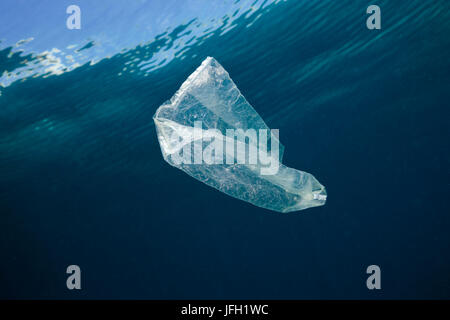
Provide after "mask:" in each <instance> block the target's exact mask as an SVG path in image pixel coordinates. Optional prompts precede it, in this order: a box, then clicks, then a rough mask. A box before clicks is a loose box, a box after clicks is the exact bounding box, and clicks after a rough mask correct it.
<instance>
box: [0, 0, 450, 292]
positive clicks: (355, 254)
mask: <svg viewBox="0 0 450 320" xmlns="http://www.w3.org/2000/svg"><path fill="white" fill-rule="evenodd" d="M150 2H151V5H153V7H151V8H152V10H150V8H149V7H148V6H146V4H145V2H144V1H128V2H127V3H129V4H128V5H127V6H126V5H125V1H122V2H121V3H122V4H121V6H122V8H124V9H123V10H125V7H132V8H133V9H132V10H128V11H126V10H125V11H123V12H122V11H121V10H122V9H121V8H120V7H119V4H118V3H119V2H114V3H115V4H114V5H112V4H107V3H105V2H102V1H99V2H96V4H95V5H94V4H91V5H89V4H88V3H87V2H83V1H80V3H81V4H80V7H81V10H82V18H83V19H86V20H82V21H87V23H83V25H82V30H79V31H76V30H67V29H66V28H65V19H66V17H67V14H66V13H65V8H66V7H67V6H68V5H69V4H72V2H68V1H60V2H56V1H53V2H51V1H43V2H40V4H38V3H37V2H36V1H30V2H24V1H18V2H12V1H9V0H8V1H6V2H5V3H3V4H2V12H3V13H2V15H3V19H0V39H2V40H3V41H2V42H1V43H0V73H3V71H4V70H6V71H7V73H8V74H9V77H7V74H5V73H3V76H2V78H0V82H3V87H0V92H1V95H0V213H1V214H0V298H127V299H131V298H139V299H142V298H156V299H171V298H212V299H213V298H235V299H236V298H237V299H240V298H270V299H278V298H280V299H281V298H289V299H296V298H308V299H316V298H352V299H353V298H384V299H388V298H450V233H449V228H450V216H449V213H450V212H449V209H448V194H449V148H448V140H449V137H450V132H449V123H448V119H449V111H448V110H449V109H448V108H449V91H450V59H449V53H450V37H449V33H450V11H449V9H450V2H449V1H446V0H442V1H418V0H417V1H382V0H379V1H377V3H376V4H377V5H379V6H380V7H381V12H382V30H380V31H370V30H368V29H367V28H366V24H365V20H366V18H367V15H366V13H365V10H366V8H367V6H369V5H370V4H372V3H371V2H369V1H331V0H327V1H325V0H324V1H301V0H299V1H287V2H284V1H281V2H278V3H272V2H269V1H266V2H263V1H255V2H253V1H251V2H250V1H242V2H239V1H233V2H229V3H227V5H226V6H225V7H223V8H222V7H221V6H220V5H218V4H217V3H216V2H214V1H206V2H205V1H186V2H183V1H167V2H162V1H150ZM252 4H253V6H254V9H249V7H250V6H251V5H252ZM89 6H91V7H89ZM133 6H134V7H133ZM155 6H156V8H157V9H155ZM90 8H92V11H90ZM95 10H97V11H95ZM222 10H223V12H222ZM236 10H237V12H236ZM249 10H250V11H249ZM27 12H28V13H29V14H30V15H32V16H33V17H34V18H33V19H34V20H32V21H30V20H26V19H25V18H21V17H20V16H18V15H19V14H26V13H27ZM37 12H39V13H42V14H43V15H44V16H45V14H47V15H48V18H46V21H50V22H48V24H47V25H45V24H44V22H42V23H40V22H39V21H37V20H36V19H37V16H38V14H37ZM46 12H47V13H46ZM48 12H51V13H52V15H50V13H48ZM53 12H55V13H54V14H53ZM93 12H94V13H93ZM174 12H177V14H178V16H177V15H175V16H174V15H173V13H174ZM186 12H188V13H190V14H191V17H189V14H187V15H185V16H184V13H186ZM213 14H214V15H216V16H219V17H222V19H219V20H217V19H214V20H213V19H212V18H211V19H210V18H209V15H213ZM196 15H198V17H196ZM8 17H9V20H8ZM45 17H46V16H45ZM192 17H193V18H192ZM52 19H53V20H52ZM13 20H14V21H13ZM20 21H21V22H22V23H23V24H24V25H26V24H27V23H29V24H34V25H35V26H31V27H30V28H28V29H27V28H26V27H25V26H22V25H20V24H19V22H20ZM52 23H57V24H58V26H59V28H60V29H58V28H56V27H54V26H53V25H52ZM116 24H117V25H118V26H116ZM147 24H149V25H150V24H153V25H154V26H155V27H153V29H151V30H150V31H148V32H144V31H143V30H144V29H145V26H146V25H147ZM166 25H167V27H166ZM158 26H164V28H166V29H167V30H165V31H161V32H159V33H157V32H156V31H158V30H157V28H158ZM155 28H156V29H155ZM58 30H59V31H58ZM94 30H95V31H94ZM145 30H146V29H145ZM155 30H156V31H155ZM108 31H109V32H110V34H108ZM224 31H228V32H225V33H224ZM76 32H78V34H77V35H76V36H74V35H73V34H74V33H76ZM152 32H153V33H157V34H152ZM186 33H187V35H186ZM31 36H33V37H34V40H32V41H31V42H29V43H28V44H25V45H24V46H25V48H27V47H26V46H27V45H29V46H30V47H28V51H27V50H24V51H23V52H19V51H18V48H20V47H16V46H14V45H13V44H12V43H13V42H17V41H19V40H21V39H26V38H28V37H31ZM115 36H116V37H115ZM70 37H80V39H84V40H83V41H81V40H80V42H79V43H77V45H78V47H77V48H75V49H74V50H73V52H72V54H73V55H74V59H75V60H77V59H78V61H81V63H79V64H80V66H78V67H77V68H73V69H71V68H70V66H69V64H68V63H66V64H65V66H63V67H61V68H62V69H58V63H57V62H56V63H55V61H53V62H52V61H50V65H56V67H55V68H56V69H51V70H50V71H49V70H45V66H46V65H45V63H46V62H45V60H46V59H47V58H49V60H52V57H49V55H48V54H43V55H42V54H41V55H40V53H42V52H43V51H44V50H48V51H50V50H51V49H52V48H58V45H59V43H60V41H64V40H66V39H69V38H70ZM190 38H193V40H192V41H191V42H189V41H184V40H183V41H181V42H180V41H178V40H180V39H190ZM40 39H42V41H41V42H40ZM130 39H131V40H130ZM70 40H73V39H72V38H70ZM75 40H76V39H75ZM75 40H74V41H75ZM122 40H123V41H131V42H132V40H133V41H134V40H136V41H138V42H136V43H134V45H133V44H132V43H131V45H130V44H121V42H120V41H122ZM8 41H11V43H9V42H8ZM177 41H178V42H177ZM57 44H58V45H57ZM127 45H130V47H127ZM33 46H35V47H33ZM121 46H123V47H121ZM83 47H86V48H84V49H83V50H80V49H82V48H83ZM58 49H60V50H63V51H64V50H66V49H65V48H64V47H59V48H58ZM66 51H67V50H66ZM14 52H15V53H14ZM54 52H55V56H56V54H57V52H56V51H54ZM77 54H78V56H76V55H77ZM39 56H40V57H41V59H40V58H39ZM206 56H213V57H215V58H216V59H217V60H218V61H219V62H220V63H221V64H222V65H223V66H224V68H225V69H226V70H227V71H228V72H229V73H230V75H231V77H232V78H233V80H234V81H235V83H236V84H237V86H238V88H239V89H240V90H241V92H242V93H243V94H244V96H245V97H246V98H247V100H248V101H249V102H250V103H251V104H252V105H253V106H254V108H255V109H256V110H257V111H258V112H259V113H260V115H261V116H262V117H263V119H265V120H266V122H267V123H268V125H269V127H271V128H279V129H280V136H281V141H282V143H283V144H284V145H285V147H286V149H285V164H286V165H288V166H291V167H294V168H298V169H301V170H304V171H307V172H310V173H312V174H313V175H314V176H315V177H317V179H318V180H319V181H320V182H321V183H323V184H324V185H325V186H326V188H327V191H328V201H327V204H326V205H325V206H323V207H319V208H313V209H309V210H305V211H301V212H299V213H296V214H295V213H294V214H278V213H273V212H270V211H268V210H264V209H261V208H257V207H254V206H252V205H250V204H248V203H245V202H242V201H238V200H236V199H233V198H230V197H228V196H226V195H224V194H222V193H220V192H217V191H216V190H214V189H212V188H209V187H207V186H206V185H203V184H202V183H200V182H198V181H196V180H194V179H192V178H190V177H189V176H188V175H186V174H185V173H183V172H181V171H179V170H177V169H175V168H172V167H170V166H169V165H168V164H166V163H165V162H164V161H163V159H162V157H161V153H160V150H159V145H158V142H157V139H156V134H155V129H154V125H153V122H152V116H153V113H154V112H155V110H156V108H157V107H158V106H159V105H160V104H161V103H162V102H164V101H165V100H167V99H168V98H170V97H171V96H172V94H173V93H174V92H175V91H176V89H178V87H179V86H180V84H181V83H182V82H183V81H184V80H185V78H186V77H187V76H188V75H189V74H190V73H191V72H192V71H193V70H195V68H196V67H197V66H198V65H199V64H200V63H201V61H202V60H203V59H204V58H205V57H206ZM42 57H43V58H42ZM46 57H47V58H46ZM83 59H84V60H83ZM25 60H26V61H25ZM43 60H44V61H43ZM47 60H48V59H47ZM53 60H55V59H53ZM69 60H70V58H69ZM89 61H96V62H97V63H89ZM141 62H142V63H143V65H144V66H146V67H145V68H147V71H145V70H142V69H145V68H143V67H142V66H141V67H140V66H139V63H141ZM52 63H53V64H52ZM27 66H28V67H29V70H28V71H27V72H28V74H27V73H26V72H25V71H20V70H23V69H21V68H27ZM125 67H126V68H127V69H126V70H124V68H125ZM64 68H65V69H64ZM52 70H53V71H52ZM54 70H60V71H56V72H54ZM18 72H20V73H18ZM52 72H53V73H55V74H52ZM70 264H77V265H79V266H80V267H81V269H82V287H83V289H82V290H81V291H77V292H74V291H69V290H67V289H66V287H65V281H66V274H65V268H66V267H67V266H68V265H70ZM371 264H377V265H379V266H380V267H381V271H382V290H381V291H377V292H374V291H369V290H367V288H366V284H365V281H366V277H367V275H366V273H365V271H366V268H367V266H369V265H371Z"/></svg>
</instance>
